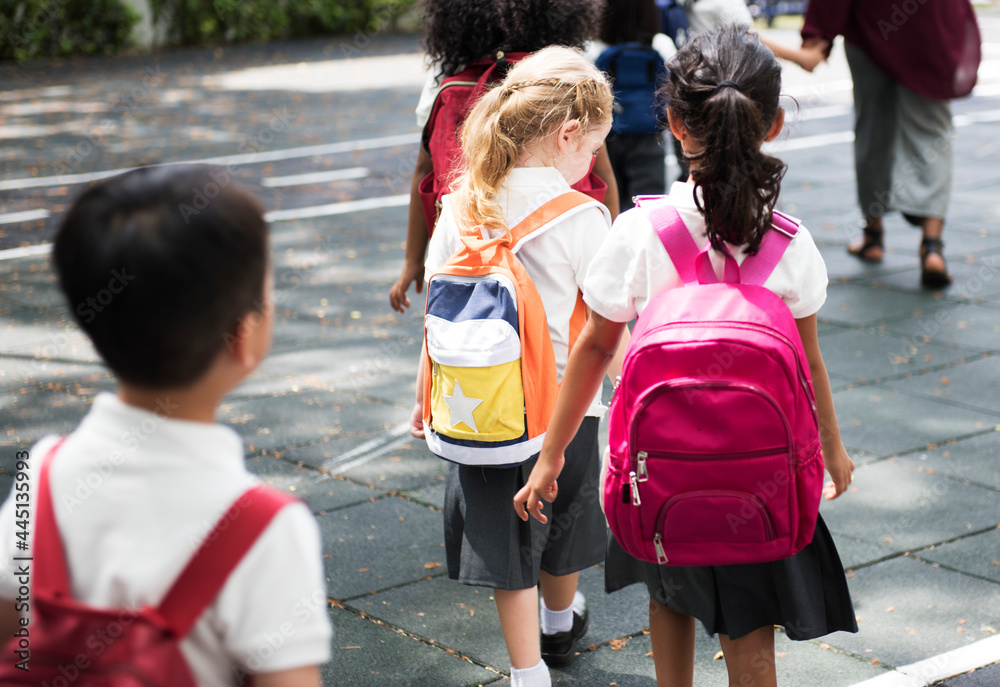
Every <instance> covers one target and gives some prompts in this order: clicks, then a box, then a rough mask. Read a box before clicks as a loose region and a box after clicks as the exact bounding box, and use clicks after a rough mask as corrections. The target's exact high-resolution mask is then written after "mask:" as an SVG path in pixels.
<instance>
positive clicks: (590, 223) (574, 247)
mask: <svg viewBox="0 0 1000 687" xmlns="http://www.w3.org/2000/svg"><path fill="white" fill-rule="evenodd" d="M574 229H575V231H574V232H573V237H572V240H571V241H570V242H569V245H568V248H569V251H568V254H569V255H568V257H569V263H570V266H571V267H572V268H573V275H574V277H575V279H576V285H577V288H579V289H580V291H583V284H584V281H585V280H586V277H587V273H588V272H589V271H590V269H591V267H592V266H593V264H594V259H595V258H596V257H597V253H598V251H599V250H600V248H601V245H602V244H603V243H604V241H605V240H606V239H607V238H608V234H609V232H610V229H611V222H610V221H609V219H608V216H607V215H605V214H604V212H603V210H601V209H600V208H596V207H595V208H591V209H587V210H585V211H584V212H583V213H582V214H581V215H580V221H579V222H577V223H576V226H575V227H574Z"/></svg>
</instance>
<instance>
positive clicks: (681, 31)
mask: <svg viewBox="0 0 1000 687" xmlns="http://www.w3.org/2000/svg"><path fill="white" fill-rule="evenodd" d="M691 1H692V2H693V0H691ZM685 4H687V3H686V2H685V0H656V9H658V10H659V12H660V33H662V34H663V35H665V36H666V37H667V38H669V39H670V40H672V41H673V42H674V45H675V46H676V47H677V49H678V50H679V49H680V47H681V46H682V45H684V44H685V43H686V42H687V39H688V19H687V14H685V13H684V5H685Z"/></svg>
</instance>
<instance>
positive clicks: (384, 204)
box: [264, 193, 410, 222]
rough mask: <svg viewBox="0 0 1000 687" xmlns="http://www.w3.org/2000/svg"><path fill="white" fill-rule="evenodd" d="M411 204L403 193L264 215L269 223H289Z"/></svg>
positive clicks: (408, 195)
mask: <svg viewBox="0 0 1000 687" xmlns="http://www.w3.org/2000/svg"><path fill="white" fill-rule="evenodd" d="M409 204H410V194H409V193H403V194H400V195H398V196H383V197H381V198H363V199H361V200H348V201H344V202H343V203H330V204H329V205H312V206H310V207H306V208H293V209H291V210H273V211H271V212H269V213H267V214H266V215H264V218H265V219H266V220H267V221H268V222H287V221H288V220H293V219H309V218H311V217H329V216H331V215H344V214H347V213H349V212H363V211H365V210H380V209H382V208H398V207H402V206H404V205H409Z"/></svg>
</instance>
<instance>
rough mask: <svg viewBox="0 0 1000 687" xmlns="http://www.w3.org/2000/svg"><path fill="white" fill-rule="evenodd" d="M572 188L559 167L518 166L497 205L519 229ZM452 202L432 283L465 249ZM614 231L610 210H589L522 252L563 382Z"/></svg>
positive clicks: (431, 263) (445, 202)
mask: <svg viewBox="0 0 1000 687" xmlns="http://www.w3.org/2000/svg"><path fill="white" fill-rule="evenodd" d="M569 190H570V186H569V184H568V183H567V182H566V179H565V178H564V177H563V175H562V174H561V173H560V172H559V170H557V169H556V168H554V167H515V168H514V169H513V170H512V171H511V173H510V175H509V176H508V177H507V180H506V181H505V182H504V184H503V186H501V187H500V191H499V193H498V198H497V203H498V204H499V205H500V208H501V211H502V212H503V216H504V219H505V220H506V221H507V226H509V227H513V226H515V225H516V224H517V223H518V222H520V221H521V220H522V219H524V218H525V217H527V216H528V215H529V214H531V213H532V212H533V211H534V210H536V209H537V208H539V207H540V206H541V205H543V204H545V203H547V202H548V201H550V200H552V199H553V198H555V197H556V196H558V195H560V194H562V193H565V192H566V191H569ZM450 199H451V196H445V197H444V198H443V199H442V208H441V217H439V218H438V222H437V225H436V226H435V228H434V234H433V235H432V236H431V240H430V245H429V246H428V248H427V260H426V262H425V263H424V278H425V279H430V277H431V275H432V274H434V272H436V271H437V270H438V269H440V267H441V265H443V264H444V263H445V261H446V260H447V259H448V258H450V257H451V256H452V254H453V253H454V252H455V251H456V250H457V249H458V247H459V245H460V239H459V228H458V223H457V222H456V220H455V215H454V212H453V209H452V207H451V203H450ZM608 230H609V222H608V218H607V216H606V215H605V213H604V211H603V210H601V209H600V208H596V207H595V208H592V209H590V208H588V209H586V210H584V211H582V212H580V213H578V214H575V215H571V216H570V217H568V218H567V219H565V220H563V221H561V222H560V223H559V224H557V225H556V226H554V227H552V229H550V230H548V231H546V232H545V233H544V234H542V235H541V236H539V237H538V238H534V239H532V240H531V241H528V242H527V243H526V244H524V247H523V248H522V249H521V250H519V251H518V253H517V257H518V258H519V259H520V260H521V263H522V264H523V265H524V268H525V270H527V272H528V275H529V276H530V277H531V280H532V281H533V282H534V283H535V288H536V289H538V295H539V296H541V298H542V304H543V305H544V306H545V317H546V320H547V322H548V325H549V336H550V337H551V338H552V347H553V349H554V350H555V356H556V371H557V373H558V377H559V379H560V380H561V379H562V375H563V372H564V371H565V370H566V362H567V360H568V359H569V320H570V316H571V315H572V314H573V309H574V308H575V307H576V296H577V292H578V291H580V290H581V289H582V288H583V280H584V277H586V276H587V271H588V270H589V269H590V268H591V262H592V261H593V259H594V256H595V255H596V254H597V249H598V248H599V247H600V245H601V242H602V241H603V240H604V239H605V237H607V235H608ZM598 393H600V392H598ZM601 411H602V406H601V403H600V395H598V396H597V397H596V399H595V401H594V405H592V406H591V409H590V411H589V412H588V414H589V415H600V414H601Z"/></svg>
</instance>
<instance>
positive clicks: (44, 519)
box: [14, 437, 71, 598]
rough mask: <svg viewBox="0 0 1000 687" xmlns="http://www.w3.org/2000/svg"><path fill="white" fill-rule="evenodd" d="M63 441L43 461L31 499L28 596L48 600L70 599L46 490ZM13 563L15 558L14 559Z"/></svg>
mask: <svg viewBox="0 0 1000 687" xmlns="http://www.w3.org/2000/svg"><path fill="white" fill-rule="evenodd" d="M64 441H66V437H63V438H61V439H60V440H59V441H58V442H57V443H56V445H55V446H53V447H52V448H51V449H50V450H49V452H48V453H47V454H45V457H44V458H42V469H41V472H40V474H39V477H38V493H37V495H36V496H35V499H36V502H35V503H36V510H35V536H34V538H33V539H32V546H31V556H32V558H33V559H34V563H35V565H34V578H33V579H32V593H34V594H36V595H39V596H45V597H48V598H56V597H66V598H68V597H70V596H71V594H70V580H69V567H68V566H67V565H66V552H65V551H64V550H63V544H62V537H60V536H59V526H58V525H57V524H56V512H55V508H54V507H53V505H52V491H51V489H49V468H50V466H51V465H52V458H53V456H55V454H56V451H57V450H59V447H60V446H62V445H63V442H64ZM14 560H15V562H16V561H17V558H15V559H14Z"/></svg>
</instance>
